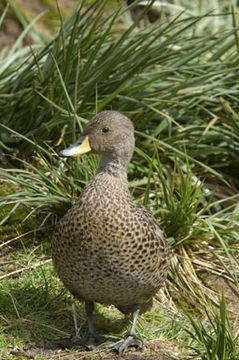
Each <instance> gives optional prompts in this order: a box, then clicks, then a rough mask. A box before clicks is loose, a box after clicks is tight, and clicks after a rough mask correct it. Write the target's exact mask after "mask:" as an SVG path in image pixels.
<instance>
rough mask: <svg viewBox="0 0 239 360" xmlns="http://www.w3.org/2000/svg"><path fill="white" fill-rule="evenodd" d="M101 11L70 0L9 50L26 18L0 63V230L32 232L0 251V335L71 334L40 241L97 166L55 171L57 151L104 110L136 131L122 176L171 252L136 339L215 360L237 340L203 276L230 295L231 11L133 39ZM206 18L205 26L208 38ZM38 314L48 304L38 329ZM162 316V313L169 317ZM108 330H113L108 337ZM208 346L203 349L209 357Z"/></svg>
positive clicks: (238, 242) (234, 116)
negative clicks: (60, 16)
mask: <svg viewBox="0 0 239 360" xmlns="http://www.w3.org/2000/svg"><path fill="white" fill-rule="evenodd" d="M105 5H106V1H103V2H102V1H93V2H91V5H90V6H88V7H85V2H84V1H79V2H77V5H76V8H75V10H74V11H73V12H72V13H71V14H70V16H69V18H68V19H67V20H66V21H65V22H63V21H62V24H61V28H60V30H59V32H58V34H57V35H56V36H55V38H54V39H52V40H51V41H49V42H48V43H47V45H46V44H45V43H44V42H45V39H44V40H41V37H39V38H38V44H33V45H31V47H22V39H23V37H24V34H26V33H27V32H28V31H30V29H31V28H32V26H33V25H34V21H37V19H35V20H33V21H32V22H31V23H30V24H29V25H26V29H25V31H24V34H23V35H22V36H20V38H19V39H18V41H17V42H16V44H15V46H13V48H12V49H11V50H10V51H9V52H6V51H3V52H2V53H1V56H0V129H1V130H0V152H1V154H2V158H3V159H4V164H5V166H4V168H3V169H1V172H0V176H1V182H2V183H3V184H5V185H4V186H8V185H9V184H11V186H13V185H14V187H16V188H15V189H14V191H10V193H7V194H6V193H3V194H2V196H1V197H0V201H1V203H0V209H1V211H2V212H1V218H0V224H1V227H0V231H1V233H2V232H3V231H5V230H6V226H8V225H9V224H10V223H11V221H12V220H13V219H14V216H16V214H17V215H20V214H22V218H21V219H20V218H18V217H15V219H18V220H17V221H18V222H19V223H20V224H26V223H27V221H29V223H28V224H29V226H26V227H25V228H24V227H22V228H21V229H22V232H26V233H28V232H29V231H30V234H31V230H32V227H33V226H32V225H31V224H32V223H31V222H35V221H36V224H37V226H36V228H35V229H34V231H36V236H34V240H32V243H31V240H29V237H28V235H26V236H25V235H24V234H22V233H21V231H20V230H19V232H20V233H17V234H14V235H13V234H12V233H11V232H10V233H9V234H10V237H8V238H7V239H6V238H5V237H3V238H2V240H1V244H0V245H1V248H0V249H1V251H2V252H3V254H4V258H3V262H2V263H1V265H2V268H3V272H4V274H3V276H4V277H3V278H2V281H1V286H2V289H3V292H2V294H3V295H2V297H1V299H0V301H1V302H2V306H3V307H4V309H5V310H4V311H6V312H7V314H9V315H8V316H7V317H4V316H3V318H1V319H2V321H3V328H4V329H5V331H8V332H10V333H11V342H13V338H14V337H15V336H17V338H18V339H20V337H21V336H20V335H19V334H20V333H21V331H22V328H23V326H25V325H26V323H28V322H29V317H28V315H29V313H33V314H34V319H35V320H33V323H34V325H33V323H30V322H29V324H30V326H29V327H28V326H27V330H26V333H24V335H22V338H25V341H26V339H27V340H28V339H30V338H32V337H34V338H35V337H37V336H41V331H42V326H41V324H45V323H46V324H51V325H50V326H53V324H52V323H51V321H52V319H53V317H54V316H56V314H58V312H60V317H59V323H58V322H57V324H56V323H55V326H56V328H57V329H61V330H59V331H63V332H64V331H65V332H66V333H67V334H69V333H70V334H72V331H73V330H72V329H71V330H70V328H71V327H72V322H71V321H72V320H69V319H70V317H69V316H70V315H69V313H70V311H69V308H68V307H69V304H70V302H71V301H72V300H71V298H70V297H69V294H67V293H66V292H65V291H64V290H63V288H62V285H61V284H60V283H59V282H58V280H57V279H56V278H55V276H54V275H53V274H52V269H51V267H49V262H48V260H49V258H50V251H49V245H48V244H49V243H48V242H47V240H48V238H49V237H50V232H51V230H52V228H53V226H54V223H55V221H56V218H58V217H60V216H62V215H63V214H64V213H65V212H66V211H67V209H68V208H70V207H71V206H72V204H73V202H74V200H75V199H76V197H77V196H78V195H79V194H80V193H81V190H82V188H83V187H84V185H85V184H86V183H87V182H88V180H89V178H90V177H91V176H92V175H93V174H94V172H95V170H96V167H97V161H98V159H97V157H95V156H93V155H89V156H83V157H81V158H79V159H77V160H75V159H74V160H67V161H65V160H62V159H60V158H59V157H58V156H57V152H58V150H59V149H61V148H63V147H64V146H66V145H69V143H71V142H73V141H74V140H75V138H76V137H77V134H78V133H79V132H80V131H81V130H82V128H83V126H84V124H85V123H86V122H87V120H88V119H89V118H90V117H91V116H92V115H94V114H95V113H96V112H99V111H101V110H103V109H111V108H113V109H115V110H119V111H121V112H124V113H125V114H126V115H128V116H129V117H130V118H131V119H132V120H133V122H134V125H135V129H136V132H135V133H136V151H135V154H134V157H133V159H132V162H131V164H130V165H129V171H128V173H129V186H130V189H131V192H132V196H133V197H134V200H135V201H136V202H138V203H141V204H144V205H145V206H147V207H148V208H150V209H151V210H152V211H153V212H154V214H155V215H156V216H157V217H158V218H159V219H160V221H161V224H162V226H163V228H164V230H165V232H166V234H167V236H168V241H169V242H170V244H171V245H172V248H173V256H172V260H171V268H170V272H169V276H168V280H167V282H166V284H165V286H164V288H163V289H162V291H161V292H160V294H159V298H160V299H161V300H162V302H163V304H167V306H168V309H167V310H165V309H163V308H162V307H160V306H156V308H153V310H152V311H151V312H150V313H149V314H148V315H147V314H145V315H144V316H143V317H142V325H140V323H139V326H138V332H139V333H140V334H141V335H142V336H143V337H144V338H145V339H147V340H150V339H153V338H155V337H159V336H160V335H159V334H160V333H162V332H163V336H165V337H166V338H167V339H169V340H170V341H171V340H172V341H174V340H175V339H179V338H180V339H181V340H180V339H179V342H180V341H181V342H182V343H184V344H186V345H190V341H189V339H188V338H187V336H188V335H190V338H191V339H192V342H193V343H192V344H191V345H192V347H193V348H194V349H196V350H195V351H196V352H195V356H198V358H201V359H210V360H213V359H215V360H216V359H222V360H224V359H227V357H226V356H227V355H225V354H229V355H230V354H234V355H235V354H236V342H237V336H236V335H234V334H235V329H234V327H233V326H231V325H230V320H229V318H231V316H234V315H233V314H234V312H235V309H234V308H231V307H230V306H229V307H228V308H227V309H226V305H225V301H229V300H230V299H229V297H228V296H227V294H226V293H225V300H224V298H222V299H221V300H218V296H217V292H218V291H217V289H216V288H215V287H213V286H212V285H211V284H209V282H208V281H207V279H208V278H210V277H213V276H214V277H215V278H219V279H223V280H226V281H227V282H228V283H229V284H230V286H232V287H233V288H234V293H235V296H238V288H239V287H238V273H239V266H238V263H239V259H238V247H239V207H238V188H239V183H238V151H239V118H238V108H239V100H238V95H237V94H238V81H237V78H238V61H237V58H238V27H237V24H236V21H237V14H236V10H237V9H227V11H226V12H222V13H220V12H218V11H217V12H216V13H212V12H209V13H208V14H205V13H203V12H197V13H193V12H192V11H191V10H190V11H191V12H190V13H189V11H186V12H184V13H182V14H179V13H178V14H177V15H175V14H174V15H173V14H171V15H170V16H169V17H166V18H165V19H164V20H161V22H159V23H157V24H153V25H150V24H147V26H145V27H143V28H142V27H141V28H138V27H137V25H138V24H139V23H140V22H141V18H139V19H138V22H136V23H124V22H123V19H124V16H125V12H126V9H125V8H119V9H117V10H116V11H113V12H111V13H109V14H108V13H107V16H105ZM182 6H184V5H183V4H182ZM207 10H209V9H207ZM146 11H147V8H146V9H145V12H146ZM5 13H6V12H5ZM5 13H3V15H2V16H1V19H0V25H1V23H2V22H3V21H4V16H5ZM143 15H144V14H142V17H143ZM215 19H217V22H216V24H217V26H216V27H215V28H213V27H210V22H211V21H212V20H213V21H216V20H215ZM119 24H120V26H119ZM122 24H123V25H122ZM226 24H227V26H225V25H226ZM208 29H210V31H209V30H208ZM22 209H24V211H22ZM23 229H24V230H23ZM44 229H45V230H44ZM30 239H31V237H30ZM43 239H45V240H44V241H43ZM19 248H20V252H19ZM16 249H17V251H16ZM9 251H10V252H11V253H12V254H11V255H10V256H6V254H7V252H9ZM41 262H42V263H41ZM12 265H13V267H12ZM32 269H34V271H33V270H32ZM26 273H28V274H30V275H25V274H26ZM5 275H6V276H5ZM1 276H2V275H1V274H0V279H1ZM13 276H17V280H14V279H12V277H13ZM35 277H37V280H36V279H35ZM10 278H11V280H9V279H10ZM39 288H41V293H40V296H39V299H37V298H36V297H35V295H36V294H37V293H38V294H39ZM31 289H33V290H34V289H35V290H34V294H35V295H34V294H32V293H31ZM28 292H29V297H28V296H25V294H26V293H27V294H28ZM9 300H10V304H11V305H9ZM26 302H27V303H28V304H26ZM57 303H58V305H57ZM14 304H15V306H14ZM59 304H60V305H59ZM64 304H67V305H66V306H67V309H68V310H66V308H65V305H64ZM212 304H213V305H214V306H215V307H216V308H217V307H219V308H220V314H219V315H215V314H216V312H215V310H213V311H214V312H212V313H211V312H208V313H207V318H206V320H205V322H206V323H207V324H211V328H212V332H213V336H211V335H210V334H209V335H208V336H207V335H206V333H207V331H206V330H205V329H206V327H204V325H202V323H201V322H198V320H195V316H203V314H205V307H206V308H207V307H208V306H212ZM53 305H54V306H53ZM9 306H10V307H11V309H10V307H9ZM34 306H35V308H33V307H34ZM48 306H50V307H51V306H53V307H54V309H53V308H52V319H50V320H49V323H48V320H46V319H45V315H46V314H45V310H46V308H47V307H48ZM58 306H59V307H61V306H62V307H61V308H57V307H58ZM41 307H42V309H40V308H41ZM182 307H183V308H187V310H188V311H189V312H190V315H188V317H187V320H185V319H183V318H182V317H181V316H180V311H181V310H180V309H181V308H182ZM62 309H64V310H62ZM99 309H102V310H100V312H102V313H103V314H104V309H103V308H101V307H99ZM155 309H156V310H155ZM110 311H111V310H110ZM38 312H39V317H38ZM165 312H166V313H167V314H166V315H165ZM168 312H172V314H174V315H172V316H171V317H168ZM63 313H64V314H65V313H67V317H69V319H68V320H69V321H68V320H67V324H65V323H64V321H63V320H62V319H63V318H62V316H63ZM107 313H108V316H110V315H109V311H108V310H106V314H107ZM47 314H48V312H47ZM80 314H81V315H80V318H81V319H80V321H81V322H82V321H83V323H84V320H83V315H82V313H81V310H80ZM175 314H176V316H177V317H178V318H179V319H180V321H181V322H182V323H183V324H187V325H185V326H186V327H187V326H189V325H188V324H190V326H191V328H190V330H188V332H187V334H188V335H185V333H184V331H183V327H182V328H181V330H179V326H178V325H177V324H176V323H175V322H174V321H173V320H172V318H173V317H174V316H175ZM48 315H49V314H48ZM48 315H46V316H48ZM114 315H115V313H114ZM63 317H64V316H63ZM24 319H27V322H26V321H25V320H24ZM15 320H17V322H16V324H15V323H14V321H15ZM96 321H97V324H98V325H99V327H101V326H102V328H103V329H104V328H105V325H106V323H107V324H108V322H107V321H105V320H102V317H101V316H99V317H98V318H97V320H96ZM104 321H105V322H104ZM233 321H234V320H233ZM38 322H39V324H38V325H36V323H38ZM160 322H162V324H163V325H160ZM235 323H236V320H235ZM14 324H15V325H14ZM152 324H153V326H151V325H152ZM35 325H36V328H35ZM121 325H123V322H122V321H121V320H120V326H121ZM107 326H108V325H107ZM205 326H206V325H205ZM123 328H124V327H123ZM31 329H33V330H31ZM49 329H51V328H49ZM62 329H63V330H62ZM51 330H52V329H51ZM51 330H49V333H47V334H48V335H49V336H50V332H51ZM59 331H56V333H59ZM117 332H118V327H117V326H116V327H115V328H114V325H113V328H110V330H109V334H108V335H110V334H111V335H112V336H116V335H115V334H116V333H117ZM53 333H54V334H56V333H55V332H54V331H53ZM178 334H180V335H178ZM222 334H226V336H225V337H224V338H223V339H222ZM18 335H19V337H18ZM204 335H205V336H204ZM200 336H201V337H200ZM226 337H227V339H226ZM3 339H4V336H3ZM3 341H5V340H3ZM19 341H20V340H19ZM208 342H210V344H211V345H210V346H211V348H212V349H214V350H212V353H210V354H209V353H206V350H205V349H206V345H205V344H207V343H208ZM229 343H231V345H230V346H229V345H228V344H229ZM195 344H196V345H195ZM197 344H200V346H199V345H197ZM203 344H204V345H203ZM203 346H204V348H203ZM218 354H219V355H218ZM221 354H222V355H221ZM229 355H228V356H229ZM234 355H233V356H234ZM4 356H5V354H4ZM210 356H211V357H210ZM213 356H214V357H213ZM216 356H217V357H216ZM230 356H231V355H230ZM228 359H230V357H228Z"/></svg>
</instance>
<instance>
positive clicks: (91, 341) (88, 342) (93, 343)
mask: <svg viewBox="0 0 239 360" xmlns="http://www.w3.org/2000/svg"><path fill="white" fill-rule="evenodd" d="M85 311H86V315H87V322H88V336H87V337H86V339H85V341H84V345H85V346H86V347H87V349H88V350H94V349H95V348H96V347H97V346H98V345H99V344H100V343H101V340H100V337H99V335H98V334H97V333H96V332H95V329H94V326H93V321H92V315H93V311H94V303H93V302H86V303H85Z"/></svg>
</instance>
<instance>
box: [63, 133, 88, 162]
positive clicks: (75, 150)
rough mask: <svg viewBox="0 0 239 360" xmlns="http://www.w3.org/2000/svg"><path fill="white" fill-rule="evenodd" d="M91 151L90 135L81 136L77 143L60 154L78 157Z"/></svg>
mask: <svg viewBox="0 0 239 360" xmlns="http://www.w3.org/2000/svg"><path fill="white" fill-rule="evenodd" d="M89 151H91V147H90V143H89V137H88V136H81V137H80V139H79V140H77V141H76V142H75V144H73V145H71V146H69V147H68V148H67V149H64V150H62V151H60V152H59V156H61V157H77V156H79V155H82V154H85V153H88V152H89Z"/></svg>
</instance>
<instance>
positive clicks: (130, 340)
mask: <svg viewBox="0 0 239 360" xmlns="http://www.w3.org/2000/svg"><path fill="white" fill-rule="evenodd" d="M129 346H135V347H137V348H139V349H140V350H143V348H144V343H143V340H142V339H140V338H139V337H138V336H136V335H132V334H130V333H129V334H126V336H125V337H124V339H122V340H119V341H117V342H116V343H113V344H110V345H106V346H105V347H106V348H107V349H114V350H116V351H117V352H118V353H119V354H121V353H122V352H123V351H124V350H126V349H127V348H128V347H129Z"/></svg>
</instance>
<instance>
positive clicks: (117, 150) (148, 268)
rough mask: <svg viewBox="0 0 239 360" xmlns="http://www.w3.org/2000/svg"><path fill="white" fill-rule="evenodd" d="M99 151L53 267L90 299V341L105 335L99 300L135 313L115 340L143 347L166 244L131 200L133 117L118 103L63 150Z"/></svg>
mask: <svg viewBox="0 0 239 360" xmlns="http://www.w3.org/2000/svg"><path fill="white" fill-rule="evenodd" d="M89 151H92V152H93V153H95V154H99V155H100V160H99V166H98V169H97V172H96V174H95V175H94V176H93V178H92V179H91V180H90V181H89V183H88V184H87V185H86V186H85V188H84V190H83V192H82V193H81V195H80V197H79V198H78V200H77V201H76V203H75V204H74V206H73V207H72V208H71V209H70V210H69V211H68V212H67V213H66V214H65V216H64V217H63V218H62V219H61V220H60V222H59V223H58V224H57V228H56V231H55V233H54V237H53V242H52V253H53V262H54V266H55V269H56V271H57V273H58V275H59V277H60V279H61V280H62V281H63V283H64V285H65V286H66V288H67V289H68V290H69V291H70V292H71V293H72V294H73V295H74V297H75V298H76V299H78V300H80V301H84V302H85V308H86V314H87V319H88V328H89V334H88V338H87V341H86V345H87V346H88V348H93V347H94V345H95V344H97V343H99V337H98V335H97V333H96V332H95V330H94V327H93V323H92V313H93V309H94V302H99V303H102V304H113V305H115V306H116V307H117V308H118V309H119V310H120V311H121V312H123V313H124V314H127V313H133V322H132V327H131V329H130V331H129V333H127V334H126V336H125V338H124V339H122V340H120V341H118V342H117V343H115V344H113V346H112V347H114V348H115V349H117V350H118V351H119V352H122V351H123V350H124V349H126V348H127V347H128V346H138V347H140V348H142V347H143V341H142V340H141V339H140V338H138V337H137V336H136V333H135V325H136V321H137V317H138V314H139V313H143V312H145V311H147V310H148V309H149V308H150V307H151V305H152V297H153V295H154V294H155V293H156V292H157V291H158V290H159V288H160V287H161V285H162V283H163V282H164V280H165V278H166V274H167V267H168V245H167V242H166V240H165V237H164V233H163V231H162V230H161V229H160V226H159V223H158V221H157V219H156V218H155V217H154V215H153V214H152V213H151V212H150V211H148V210H147V209H146V208H145V207H143V206H141V205H138V204H135V203H133V202H132V200H131V198H130V194H129V190H128V181H127V173H126V168H127V165H128V163H129V161H130V159H131V157H132V154H133V151H134V128H133V125H132V122H131V121H130V120H129V119H128V118H127V117H126V116H124V115H122V114H120V113H119V112H116V111H104V112H101V113H99V114H98V115H96V116H95V117H93V118H92V119H91V120H90V121H89V122H88V124H87V125H86V127H85V129H84V131H83V133H82V136H81V137H80V139H79V140H78V141H77V142H76V143H75V144H74V145H72V146H70V147H69V148H67V149H65V150H63V151H61V152H60V154H59V155H60V156H62V157H76V156H78V155H81V154H84V153H86V152H89Z"/></svg>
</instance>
